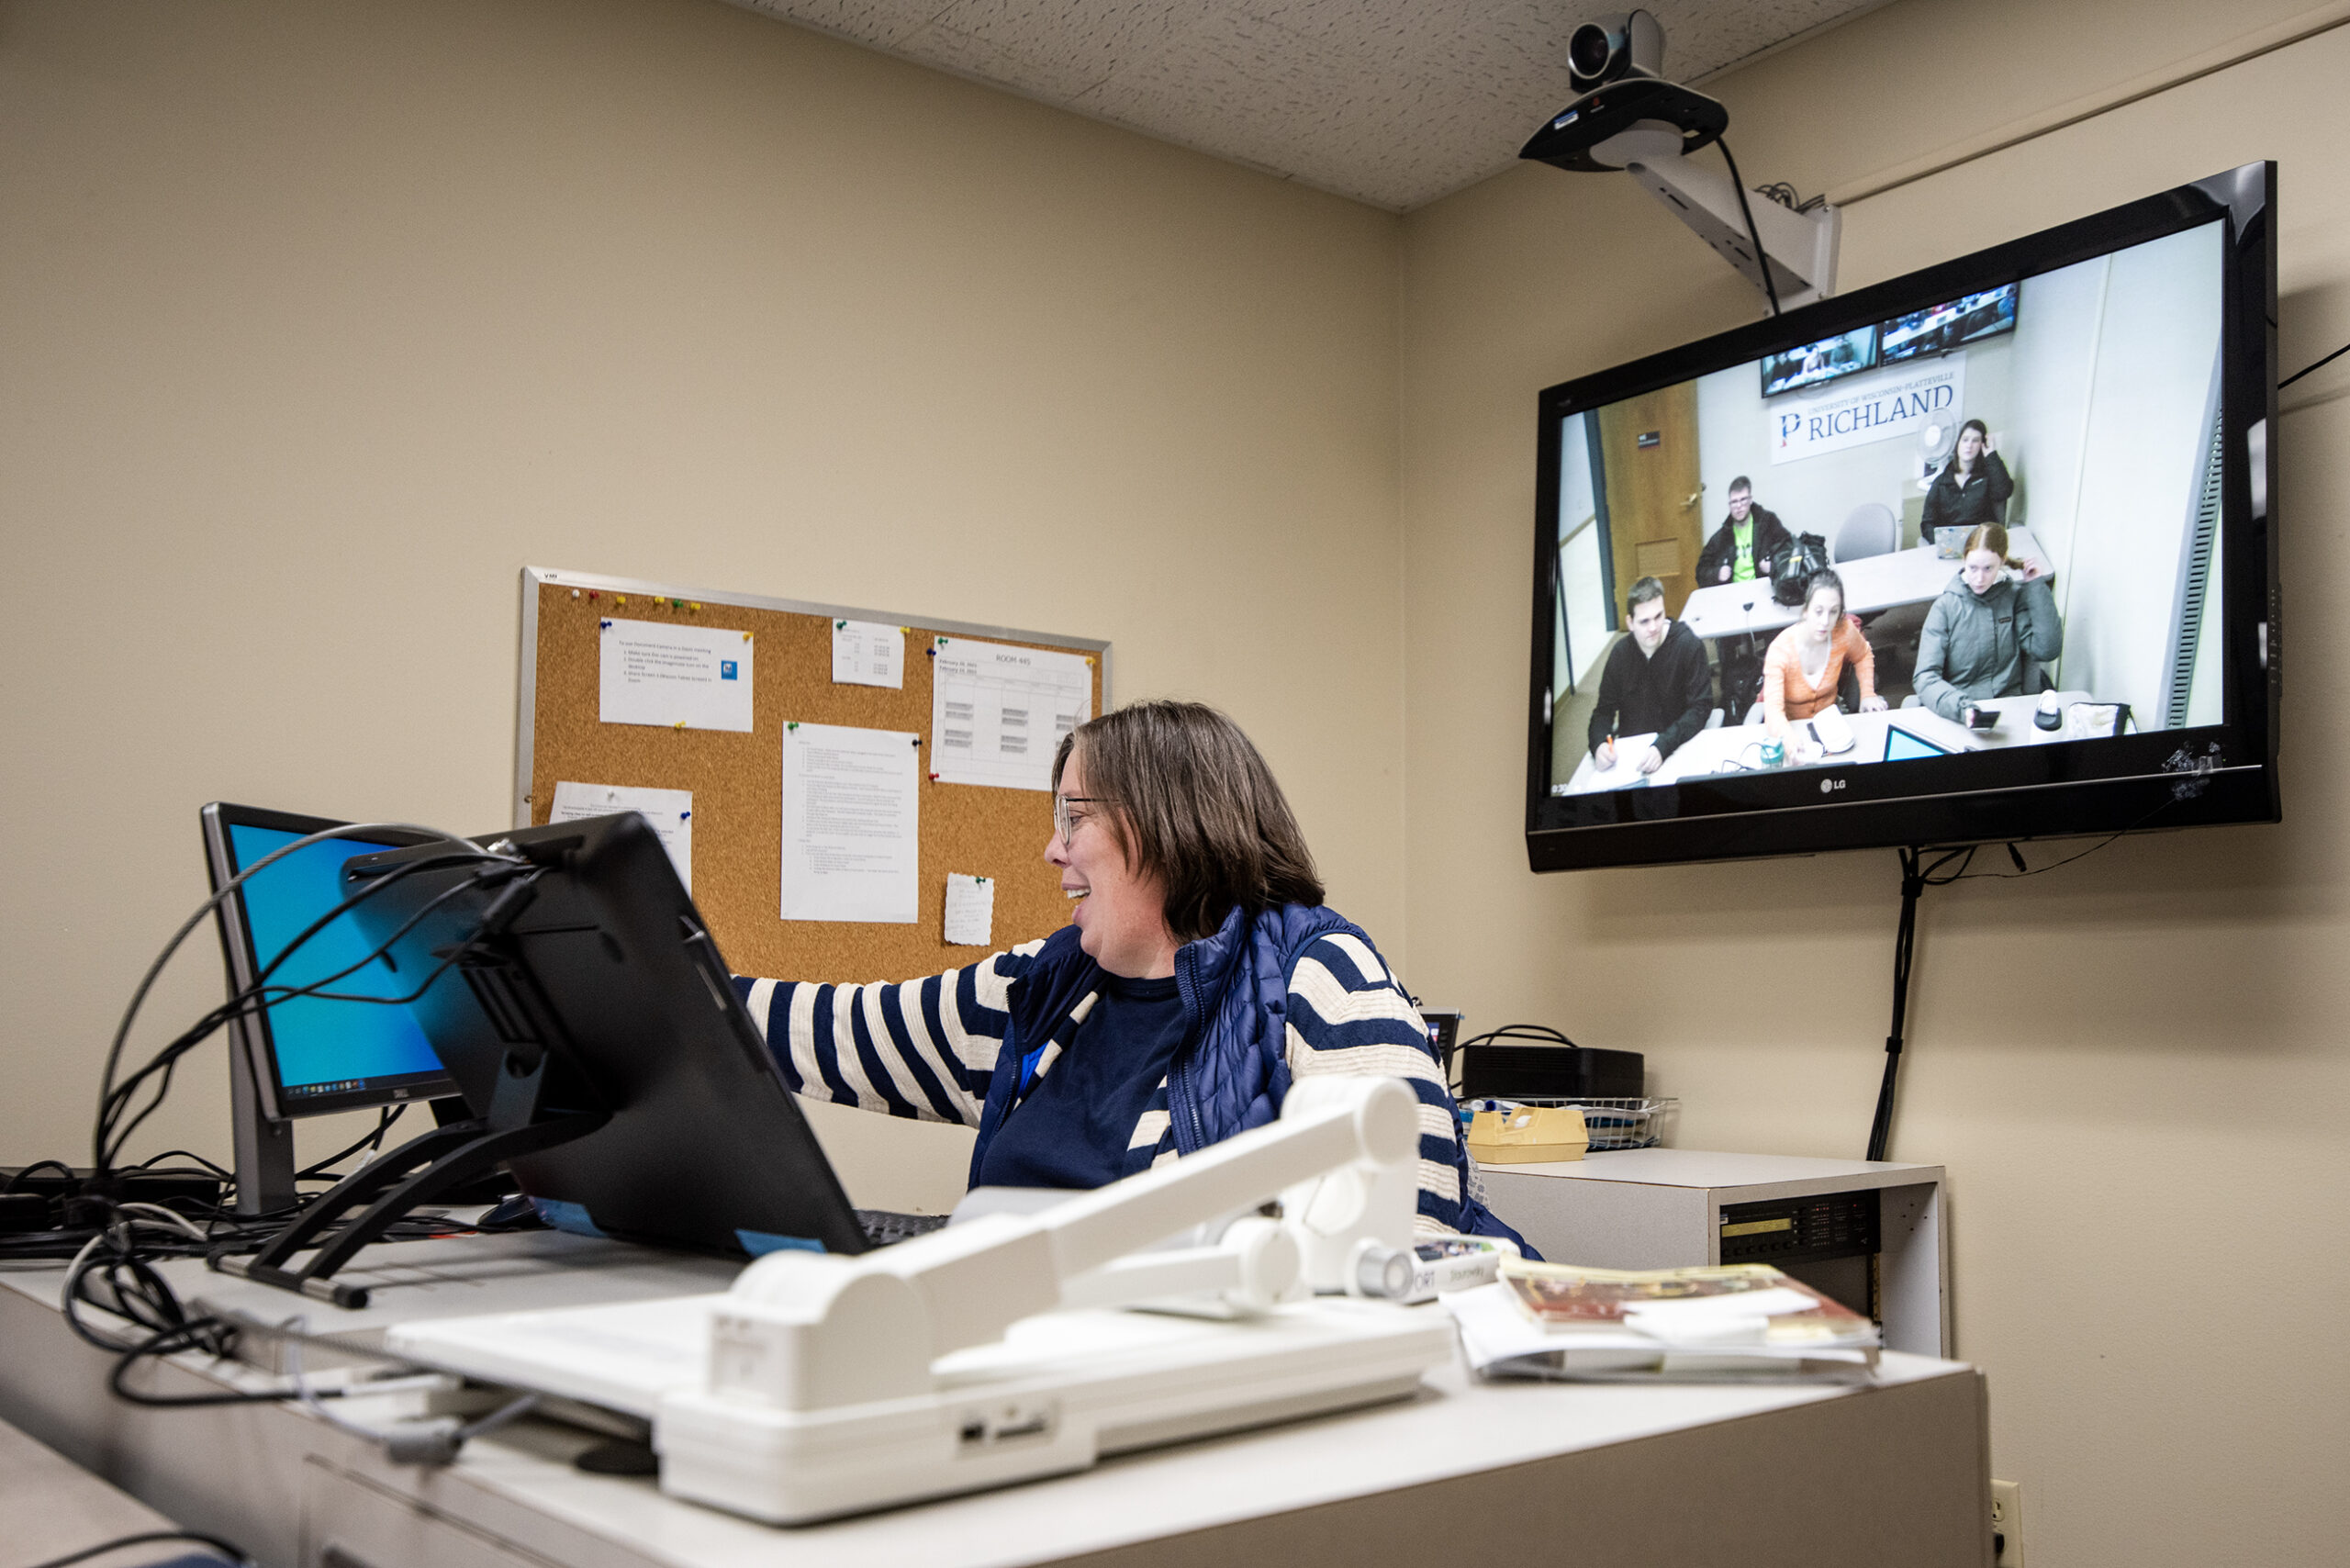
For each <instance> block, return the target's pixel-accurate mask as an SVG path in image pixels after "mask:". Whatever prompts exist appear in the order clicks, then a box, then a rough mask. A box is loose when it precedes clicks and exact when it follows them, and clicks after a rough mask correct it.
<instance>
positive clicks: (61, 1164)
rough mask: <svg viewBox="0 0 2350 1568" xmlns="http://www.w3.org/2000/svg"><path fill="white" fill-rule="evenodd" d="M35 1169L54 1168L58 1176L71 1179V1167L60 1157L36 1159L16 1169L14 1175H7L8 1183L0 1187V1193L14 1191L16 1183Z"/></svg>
mask: <svg viewBox="0 0 2350 1568" xmlns="http://www.w3.org/2000/svg"><path fill="white" fill-rule="evenodd" d="M36 1170H54V1171H56V1172H57V1173H58V1174H59V1175H60V1176H62V1177H64V1178H65V1179H66V1180H67V1181H68V1182H71V1181H72V1180H73V1167H72V1166H70V1165H68V1164H66V1163H65V1161H63V1160H62V1159H36V1160H34V1161H33V1162H32V1163H31V1164H30V1165H28V1166H26V1167H25V1168H24V1169H23V1170H19V1171H17V1173H16V1174H15V1175H14V1176H11V1177H9V1178H8V1184H7V1185H6V1186H5V1187H0V1193H13V1192H15V1191H16V1190H17V1182H22V1181H23V1180H24V1179H25V1178H26V1177H28V1176H30V1175H31V1174H32V1173H33V1172H34V1171H36Z"/></svg>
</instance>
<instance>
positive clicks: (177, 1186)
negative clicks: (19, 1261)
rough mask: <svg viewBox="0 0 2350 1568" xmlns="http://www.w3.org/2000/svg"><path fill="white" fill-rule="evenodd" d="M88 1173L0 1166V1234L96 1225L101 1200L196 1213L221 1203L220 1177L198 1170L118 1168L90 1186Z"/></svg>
mask: <svg viewBox="0 0 2350 1568" xmlns="http://www.w3.org/2000/svg"><path fill="white" fill-rule="evenodd" d="M92 1175H93V1173H92V1172H91V1171H90V1170H88V1169H87V1168H86V1167H84V1168H82V1169H79V1170H73V1171H72V1172H70V1173H68V1172H64V1171H61V1170H59V1169H58V1168H57V1167H56V1166H55V1165H33V1166H16V1167H7V1166H0V1234H8V1235H21V1234H24V1233H26V1232H28V1231H36V1230H56V1229H62V1228H64V1227H66V1226H74V1225H94V1224H98V1223H101V1222H102V1221H103V1220H104V1218H105V1208H104V1204H102V1203H100V1202H98V1201H97V1200H100V1199H104V1200H106V1201H107V1202H112V1203H117V1204H163V1205H164V1206H166V1207H176V1208H180V1209H183V1210H185V1209H190V1208H192V1209H194V1210H195V1211H196V1213H198V1214H201V1213H203V1212H205V1211H206V1210H208V1209H213V1208H217V1207H218V1205H219V1203H220V1197H221V1190H222V1189H221V1184H220V1179H219V1178H218V1177H217V1176H211V1175H207V1174H205V1173H203V1172H201V1171H183V1170H117V1171H115V1172H113V1173H112V1174H111V1175H109V1176H107V1177H106V1181H105V1182H103V1183H99V1182H94V1181H93V1180H92ZM85 1209H87V1210H88V1211H90V1212H88V1213H86V1214H85V1213H84V1210H85Z"/></svg>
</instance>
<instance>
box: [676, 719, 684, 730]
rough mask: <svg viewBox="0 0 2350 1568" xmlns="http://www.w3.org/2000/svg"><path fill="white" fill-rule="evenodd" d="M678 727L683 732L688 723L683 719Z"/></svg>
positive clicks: (678, 722) (679, 721)
mask: <svg viewBox="0 0 2350 1568" xmlns="http://www.w3.org/2000/svg"><path fill="white" fill-rule="evenodd" d="M685 727H686V722H685V721H684V720H683V719H680V720H678V721H677V728H678V729H681V730H682V729H684V728H685Z"/></svg>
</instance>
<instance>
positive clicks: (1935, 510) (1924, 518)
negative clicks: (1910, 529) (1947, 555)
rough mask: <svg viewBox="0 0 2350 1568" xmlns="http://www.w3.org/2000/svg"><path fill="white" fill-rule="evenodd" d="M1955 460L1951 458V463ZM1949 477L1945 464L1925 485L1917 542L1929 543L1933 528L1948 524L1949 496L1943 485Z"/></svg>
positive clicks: (1946, 526)
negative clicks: (1923, 506)
mask: <svg viewBox="0 0 2350 1568" xmlns="http://www.w3.org/2000/svg"><path fill="white" fill-rule="evenodd" d="M1956 461H1957V459H1955V458H1953V459H1952V462H1953V463H1955V462H1956ZM1949 477H1950V468H1949V467H1948V466H1947V465H1946V466H1944V468H1943V469H1942V472H1941V473H1939V474H1937V475H1935V476H1934V482H1933V483H1932V484H1931V485H1929V486H1928V487H1926V505H1925V509H1924V510H1922V511H1920V512H1919V514H1918V543H1920V544H1931V543H1933V542H1934V530H1935V529H1937V528H1948V527H1949V526H1950V496H1949V493H1948V491H1947V489H1946V488H1945V485H1944V481H1945V480H1947V479H1948V478H1949Z"/></svg>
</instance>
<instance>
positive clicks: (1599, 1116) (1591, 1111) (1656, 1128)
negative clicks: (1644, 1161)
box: [1460, 1095, 1681, 1154]
mask: <svg viewBox="0 0 2350 1568" xmlns="http://www.w3.org/2000/svg"><path fill="white" fill-rule="evenodd" d="M1516 1105H1543V1106H1553V1105H1572V1106H1574V1107H1576V1108H1577V1109H1578V1110H1580V1111H1582V1112H1583V1130H1584V1131H1585V1132H1587V1133H1589V1134H1590V1135H1591V1152H1592V1153H1594V1154H1597V1153H1599V1152H1601V1151H1602V1150H1605V1149H1612V1148H1657V1147H1658V1146H1659V1145H1661V1144H1662V1143H1663V1142H1664V1134H1665V1125H1666V1124H1667V1123H1668V1122H1670V1121H1671V1120H1672V1119H1673V1115H1674V1114H1676V1113H1677V1112H1679V1111H1680V1109H1681V1102H1680V1101H1678V1100H1673V1099H1662V1100H1661V1099H1657V1098H1655V1097H1654V1096H1651V1095H1640V1096H1637V1097H1635V1098H1632V1099H1627V1100H1535V1099H1525V1100H1475V1101H1467V1102H1463V1103H1462V1104H1461V1107H1460V1108H1461V1110H1462V1112H1463V1113H1464V1114H1465V1113H1467V1112H1469V1111H1471V1110H1480V1111H1483V1110H1503V1109H1506V1108H1508V1107H1510V1106H1516Z"/></svg>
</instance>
